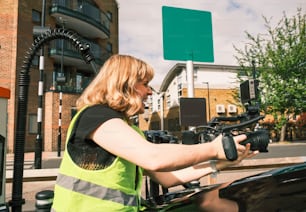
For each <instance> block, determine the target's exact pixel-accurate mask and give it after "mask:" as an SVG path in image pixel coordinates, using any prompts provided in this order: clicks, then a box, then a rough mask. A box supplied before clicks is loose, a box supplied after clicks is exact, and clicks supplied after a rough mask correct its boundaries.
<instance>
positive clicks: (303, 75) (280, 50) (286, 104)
mask: <svg viewBox="0 0 306 212" xmlns="http://www.w3.org/2000/svg"><path fill="white" fill-rule="evenodd" d="M263 19H264V22H265V27H266V30H267V33H266V34H258V35H257V36H252V35H251V34H250V33H248V32H246V36H247V40H248V42H247V44H246V45H245V46H244V48H243V49H238V48H237V47H236V46H234V48H235V50H236V52H237V55H236V56H235V58H236V59H237V61H238V64H239V66H240V67H241V72H240V73H239V74H238V78H239V79H240V80H242V79H243V78H242V75H243V74H246V75H247V76H252V63H253V62H254V61H255V62H256V66H257V67H256V77H257V78H258V79H259V80H260V87H259V88H260V105H261V109H262V110H263V111H264V112H265V113H266V114H272V115H273V116H274V118H275V123H276V126H277V130H278V131H279V132H280V134H281V137H280V140H284V139H285V132H286V125H287V123H288V120H289V117H290V116H293V115H298V114H301V113H302V112H305V111H306V27H305V26H306V15H305V14H303V13H302V10H301V9H297V14H296V15H295V16H293V17H291V18H288V17H287V16H286V14H285V12H284V13H283V17H282V18H281V20H280V21H279V22H278V23H277V25H276V26H275V27H274V28H273V27H272V26H271V21H270V20H268V19H267V18H266V17H263ZM241 73H243V74H241Z"/></svg>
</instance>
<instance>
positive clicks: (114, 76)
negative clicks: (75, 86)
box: [76, 55, 154, 118]
mask: <svg viewBox="0 0 306 212" xmlns="http://www.w3.org/2000/svg"><path fill="white" fill-rule="evenodd" d="M153 76H154V70H153V68H152V67H151V66H150V65H149V64H147V63H145V62H144V61H142V60H140V59H137V58H135V57H132V56H129V55H113V56H111V57H110V58H109V59H108V60H107V61H106V62H105V63H104V65H103V66H102V68H101V69H100V71H99V73H98V74H97V76H96V77H95V79H94V80H93V81H92V82H91V83H90V84H89V85H88V87H87V88H86V89H85V90H84V92H83V94H82V95H81V96H80V98H79V99H78V100H77V103H76V104H77V105H76V106H77V108H78V110H79V109H81V108H82V107H84V106H85V105H95V104H106V105H108V106H109V107H111V108H112V109H114V110H116V111H120V112H122V113H123V114H124V115H125V117H126V118H128V117H130V116H133V115H135V114H136V113H137V112H138V111H139V109H140V108H141V107H142V99H141V97H139V95H138V94H137V92H136V90H135V85H136V83H137V82H140V81H144V80H147V81H148V82H149V81H151V80H152V78H153Z"/></svg>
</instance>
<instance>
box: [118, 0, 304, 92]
mask: <svg viewBox="0 0 306 212" xmlns="http://www.w3.org/2000/svg"><path fill="white" fill-rule="evenodd" d="M117 2H118V7H119V53H120V54H128V55H133V56H135V57H137V58H140V59H142V60H144V61H146V62H148V63H149V64H150V65H151V66H152V67H153V68H154V70H155V76H154V79H153V80H152V82H151V85H152V86H153V87H154V88H156V89H159V86H160V84H161V83H162V81H163V79H164V77H165V76H166V74H167V73H168V71H169V70H170V69H171V68H172V67H173V66H174V65H175V64H176V63H185V62H186V61H177V60H165V59H164V55H163V31H162V6H168V7H175V8H182V9H191V10H199V11H207V12H210V13H211V16H212V31H213V49H214V62H211V63H209V64H216V65H237V62H236V59H235V58H234V55H235V54H236V52H235V50H234V47H233V46H236V47H238V48H239V49H242V48H243V47H244V45H245V44H246V42H247V41H248V40H247V38H246V34H245V32H249V33H251V34H252V35H253V36H256V35H258V34H261V33H266V32H267V30H266V28H265V22H264V19H263V17H266V18H268V19H270V20H271V23H272V26H276V23H277V22H278V21H280V20H281V18H282V17H283V14H284V13H285V14H286V16H287V17H292V16H294V15H296V14H297V9H298V8H301V9H302V11H303V12H304V13H305V11H306V1H305V0H214V1H213V0H117ZM194 63H198V62H196V61H195V62H194Z"/></svg>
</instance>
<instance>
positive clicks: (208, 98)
mask: <svg viewBox="0 0 306 212" xmlns="http://www.w3.org/2000/svg"><path fill="white" fill-rule="evenodd" d="M202 83H203V84H206V85H207V101H208V120H210V97H209V82H202Z"/></svg>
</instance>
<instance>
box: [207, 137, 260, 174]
mask: <svg viewBox="0 0 306 212" xmlns="http://www.w3.org/2000/svg"><path fill="white" fill-rule="evenodd" d="M233 139H234V142H235V146H236V150H237V155H238V158H237V159H236V160H234V161H229V160H227V159H226V156H225V152H224V149H223V145H222V135H220V136H218V137H217V138H216V139H215V140H214V141H213V143H214V146H215V149H216V151H217V153H216V159H217V160H218V162H217V164H216V166H217V169H218V170H221V169H224V168H226V167H229V166H233V165H236V164H239V163H240V162H241V161H242V160H244V159H245V158H251V157H254V156H255V155H257V154H258V151H251V150H250V149H251V144H250V143H248V144H246V145H245V146H244V145H241V144H239V143H240V142H242V141H244V140H245V139H246V135H238V136H234V137H233Z"/></svg>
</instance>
